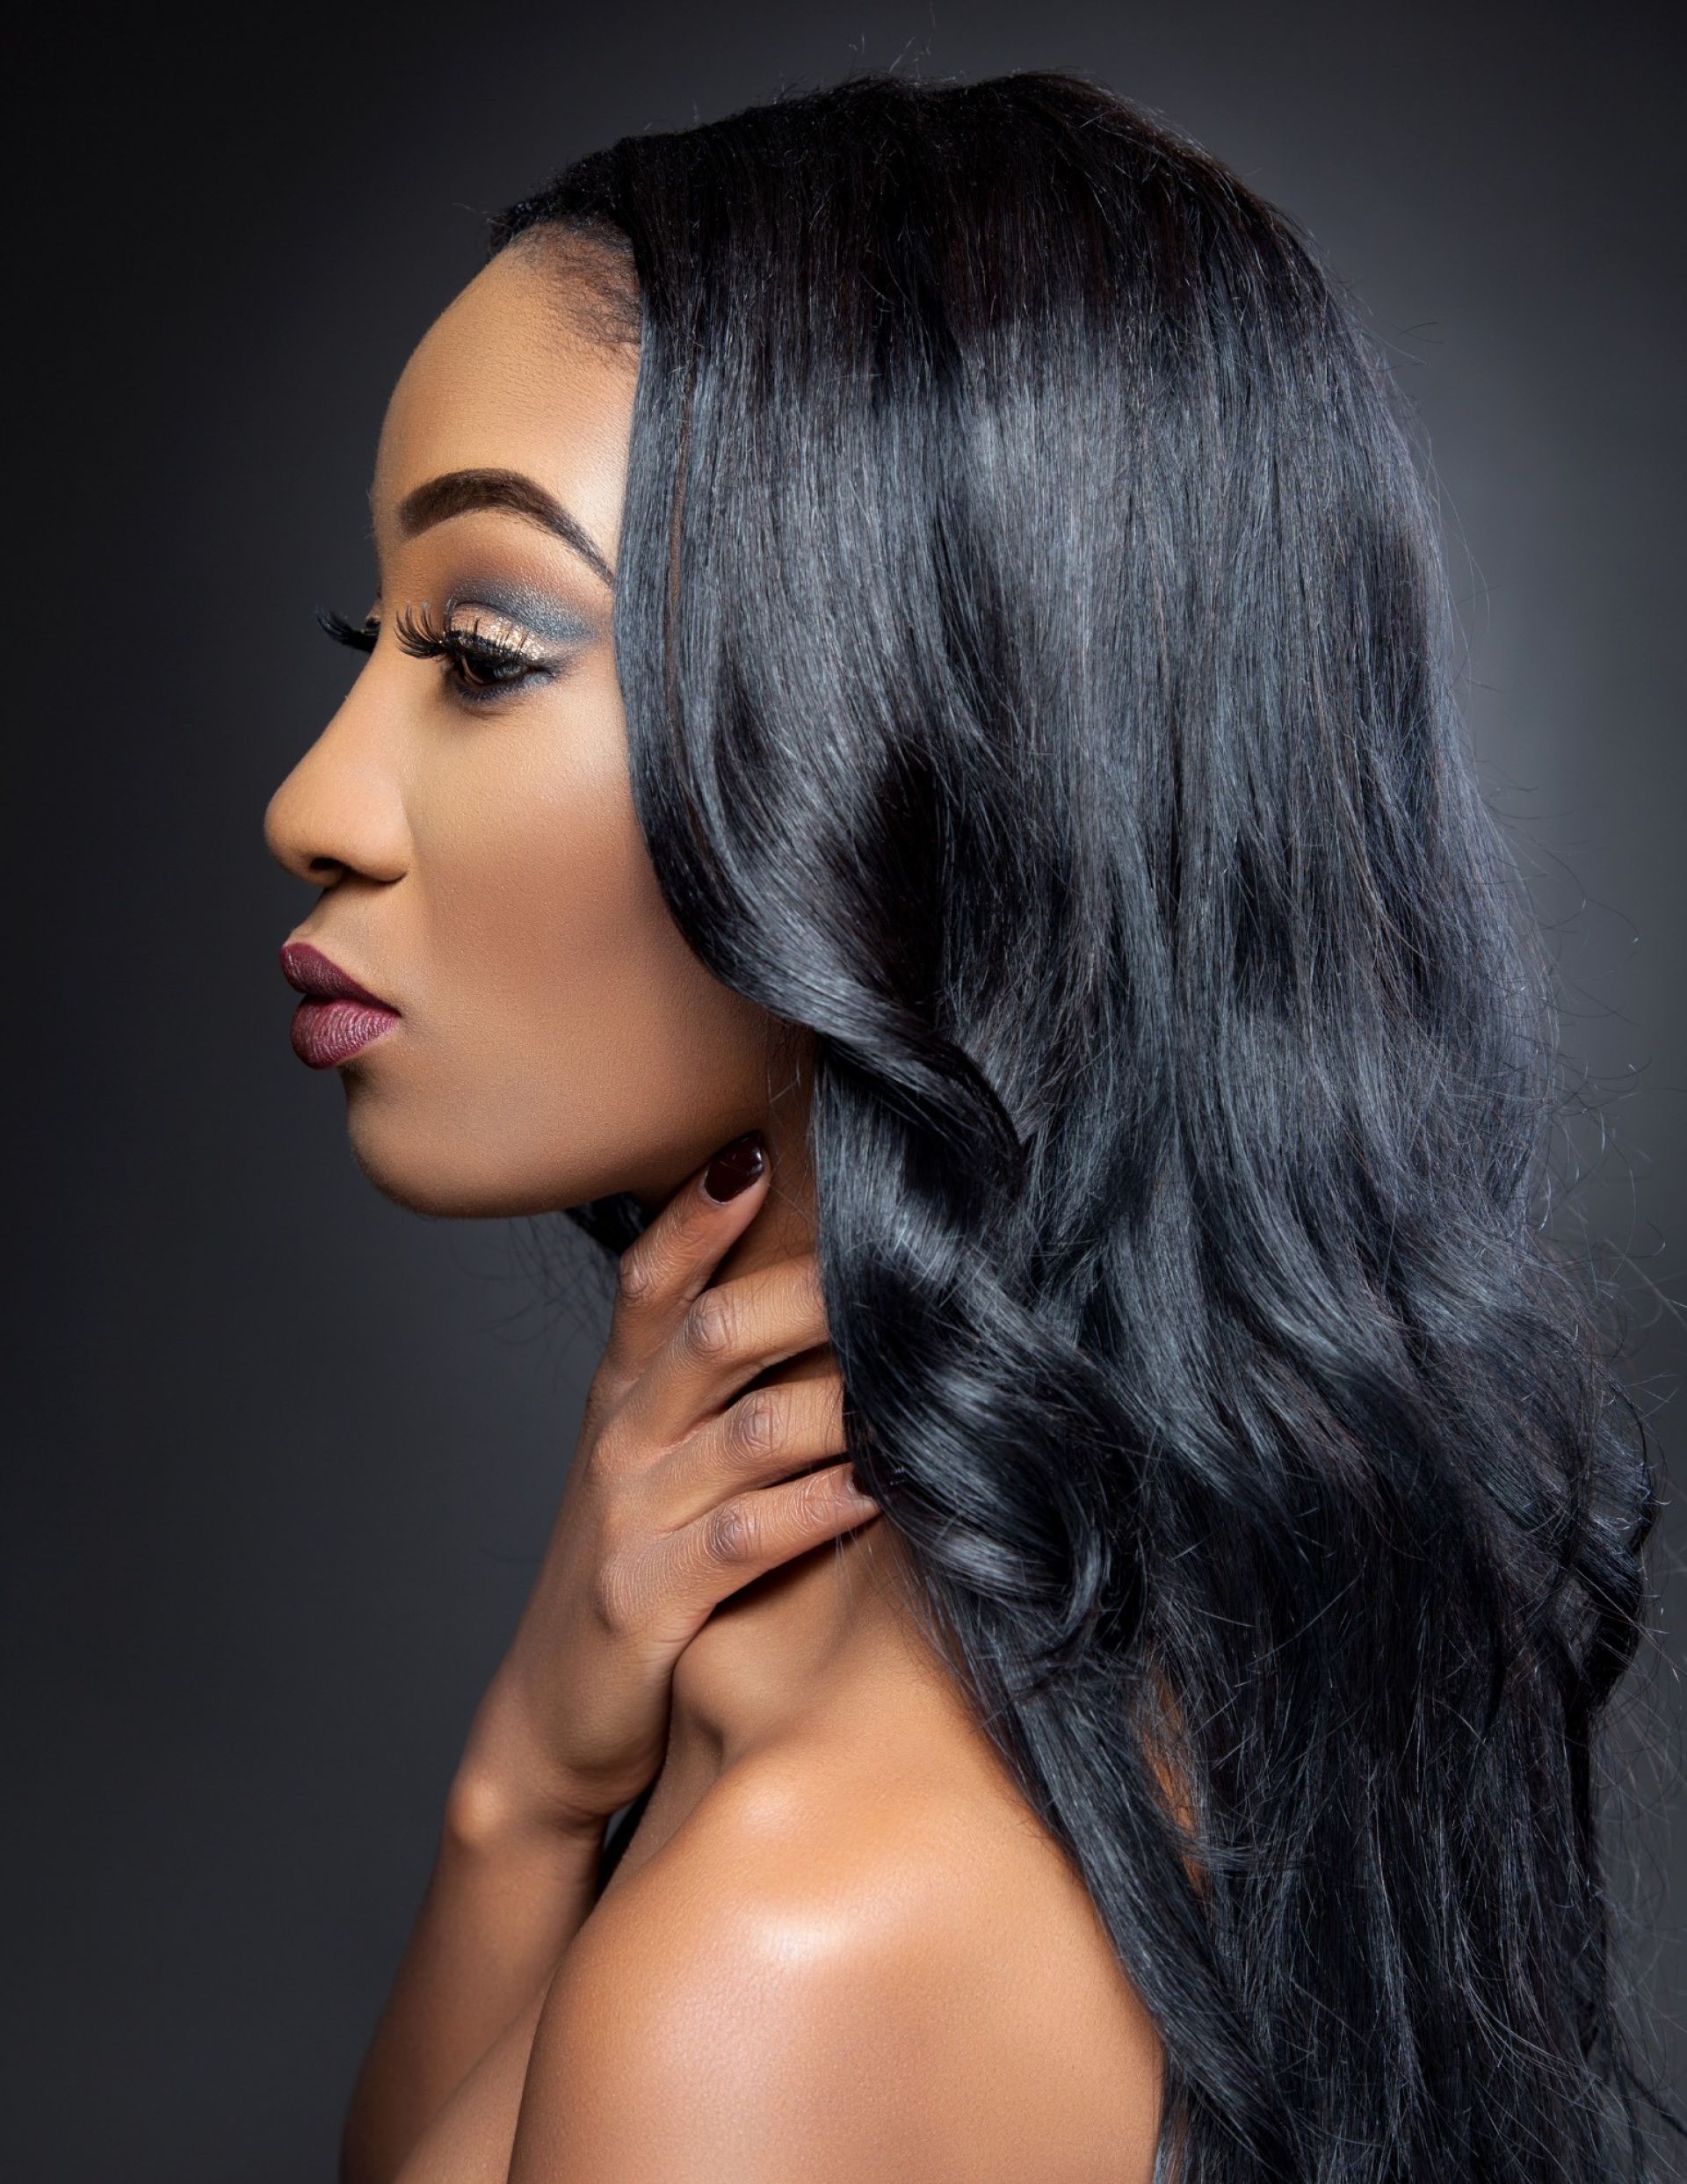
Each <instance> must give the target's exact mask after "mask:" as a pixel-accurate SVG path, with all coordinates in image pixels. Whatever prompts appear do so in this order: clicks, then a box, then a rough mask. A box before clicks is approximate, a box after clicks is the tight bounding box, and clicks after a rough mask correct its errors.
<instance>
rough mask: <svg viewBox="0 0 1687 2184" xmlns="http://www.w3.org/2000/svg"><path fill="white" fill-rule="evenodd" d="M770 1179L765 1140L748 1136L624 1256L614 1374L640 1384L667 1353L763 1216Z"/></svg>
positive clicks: (698, 1174) (714, 1160)
mask: <svg viewBox="0 0 1687 2184" xmlns="http://www.w3.org/2000/svg"><path fill="white" fill-rule="evenodd" d="M768 1174H769V1162H768V1157H767V1146H766V1142H765V1140H764V1138H763V1136H762V1134H761V1132H760V1131H759V1130H747V1131H745V1133H744V1135H743V1136H742V1137H736V1138H734V1139H733V1140H732V1142H731V1143H729V1144H727V1145H723V1146H721V1147H720V1150H718V1151H717V1152H715V1153H714V1154H713V1156H712V1157H711V1158H710V1159H709V1160H708V1161H706V1163H705V1164H704V1165H703V1166H702V1167H700V1168H699V1169H697V1170H695V1171H694V1172H693V1173H692V1174H691V1176H690V1177H688V1179H686V1181H685V1182H684V1183H683V1184H682V1185H681V1186H680V1187H679V1189H678V1190H677V1191H676V1192H675V1193H674V1195H673V1196H672V1198H670V1200H669V1201H668V1203H667V1204H666V1205H665V1206H664V1207H663V1208H662V1211H661V1212H660V1213H659V1214H658V1215H656V1218H655V1220H654V1221H653V1222H652V1223H650V1226H649V1227H648V1229H647V1230H645V1231H644V1233H643V1235H642V1236H641V1237H637V1238H636V1239H635V1240H634V1242H633V1243H632V1244H628V1246H627V1248H626V1251H624V1252H622V1253H621V1257H620V1261H619V1266H618V1267H617V1270H616V1285H615V1309H614V1315H613V1317H612V1321H611V1324H610V1331H609V1340H608V1342H607V1344H606V1345H605V1360H606V1361H607V1362H609V1364H610V1365H611V1368H612V1370H613V1371H614V1372H616V1373H617V1374H619V1375H625V1376H626V1377H627V1378H629V1379H631V1378H634V1377H636V1376H637V1375H639V1374H640V1373H641V1372H642V1371H643V1369H644V1368H645V1367H646V1366H647V1365H648V1363H649V1361H650V1360H651V1359H652V1358H653V1357H654V1356H655V1354H656V1353H657V1352H658V1351H659V1350H660V1349H661V1348H662V1345H663V1344H664V1343H665V1342H666V1341H667V1339H668V1338H669V1337H670V1334H671V1333H672V1332H673V1331H674V1328H675V1326H676V1325H677V1324H678V1322H679V1321H680V1319H681V1318H682V1317H684V1313H685V1310H686V1309H687V1307H688V1306H689V1305H690V1304H691V1302H692V1300H693V1299H694V1298H696V1297H697V1296H698V1295H700V1294H701V1293H702V1291H703V1290H704V1289H705V1288H706V1287H707V1285H708V1281H709V1278H710V1276H711V1275H712V1274H713V1272H714V1270H715V1268H716V1267H717V1266H719V1265H720V1260H721V1259H722V1258H723V1257H724V1256H725V1254H726V1252H727V1251H728V1248H729V1247H730V1246H731V1245H732V1244H735V1243H736V1242H737V1240H738V1238H739V1237H741V1236H742V1234H743V1232H744V1230H746V1229H747V1228H748V1227H749V1224H750V1223H751V1222H752V1221H753V1220H754V1219H755V1218H756V1215H757V1212H758V1211H759V1210H760V1208H761V1206H762V1203H763V1201H764V1199H765V1198H766V1195H767V1184H768Z"/></svg>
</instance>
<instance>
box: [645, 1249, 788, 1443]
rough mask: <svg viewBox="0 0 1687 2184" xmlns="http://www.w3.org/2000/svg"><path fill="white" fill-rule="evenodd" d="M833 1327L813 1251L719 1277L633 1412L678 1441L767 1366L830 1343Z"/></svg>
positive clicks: (693, 1308)
mask: <svg viewBox="0 0 1687 2184" xmlns="http://www.w3.org/2000/svg"><path fill="white" fill-rule="evenodd" d="M828 1340H829V1328H828V1326H827V1324H826V1302H825V1299H824V1297H823V1296H822V1294H821V1286H820V1267H819V1264H818V1262H817V1261H816V1259H815V1257H814V1255H813V1254H812V1252H811V1253H808V1254H807V1255H806V1256H805V1257H803V1258H800V1259H786V1260H785V1261H784V1262H782V1263H781V1264H780V1265H778V1266H767V1267H764V1268H762V1269H761V1270H760V1271H759V1272H757V1273H753V1274H742V1275H740V1276H739V1277H738V1279H737V1280H736V1281H722V1282H717V1283H715V1284H714V1285H713V1287H712V1288H706V1289H704V1290H702V1291H700V1292H699V1295H697V1296H695V1297H694V1298H693V1299H692V1300H691V1303H690V1304H688V1305H687V1306H686V1308H685V1310H684V1311H683V1312H682V1313H681V1315H680V1317H679V1319H678V1321H677V1323H676V1324H675V1326H674V1328H673V1331H672V1332H671V1333H670V1336H669V1338H668V1340H667V1342H666V1344H665V1345H664V1346H663V1348H662V1352H661V1353H660V1355H659V1356H658V1357H657V1358H655V1360H652V1363H651V1365H650V1367H649V1368H648V1370H647V1372H646V1374H645V1375H644V1379H643V1381H642V1382H641V1385H640V1386H639V1388H638V1389H636V1390H635V1392H634V1396H633V1397H632V1403H631V1412H632V1414H634V1415H636V1418H637V1420H638V1423H639V1426H640V1428H641V1430H642V1431H643V1432H645V1433H648V1435H650V1436H651V1437H652V1438H653V1439H654V1440H657V1441H661V1442H665V1443H670V1444H671V1443H673V1442H676V1441H678V1440H682V1439H684V1437H685V1436H687V1435H689V1434H690V1433H692V1432H693V1431H694V1430H695V1429H696V1428H697V1427H698V1426H699V1425H701V1424H702V1423H704V1422H705V1421H706V1420H707V1419H710V1418H712V1417H713V1415H714V1414H716V1413H717V1412H718V1411H720V1409H721V1408H722V1406H723V1405H724V1404H727V1403H728V1402H730V1401H731V1399H732V1397H734V1396H735V1395H736V1394H737V1393H738V1391H739V1390H740V1389H742V1388H745V1387H747V1386H748V1384H749V1382H751V1381H752V1380H754V1379H755V1378H756V1376H757V1374H758V1373H760V1372H762V1371H763V1370H764V1369H765V1368H767V1367H768V1366H770V1365H777V1364H778V1363H780V1362H781V1361H782V1360H785V1359H786V1358H791V1357H795V1356H796V1355H798V1353H800V1352H802V1351H805V1350H812V1349H814V1348H815V1347H817V1346H819V1345H821V1344H822V1343H825V1342H827V1341H828Z"/></svg>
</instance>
